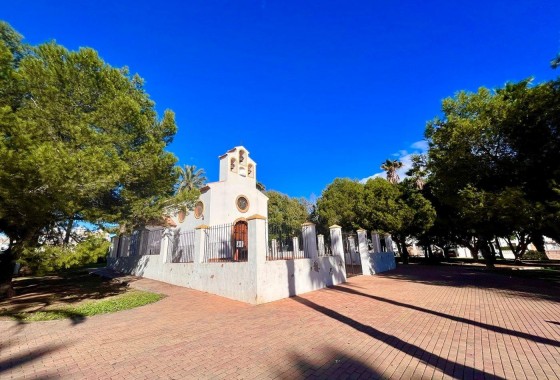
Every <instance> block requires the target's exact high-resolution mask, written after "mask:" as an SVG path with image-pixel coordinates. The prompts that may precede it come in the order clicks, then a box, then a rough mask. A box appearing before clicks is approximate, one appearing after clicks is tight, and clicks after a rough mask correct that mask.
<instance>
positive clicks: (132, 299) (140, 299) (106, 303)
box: [2, 290, 164, 322]
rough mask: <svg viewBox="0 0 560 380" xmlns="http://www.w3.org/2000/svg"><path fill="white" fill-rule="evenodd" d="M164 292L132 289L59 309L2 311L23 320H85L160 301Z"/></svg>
mask: <svg viewBox="0 0 560 380" xmlns="http://www.w3.org/2000/svg"><path fill="white" fill-rule="evenodd" d="M163 297H164V296H163V295H162V294H157V293H151V292H146V291H140V290H131V291H128V292H126V293H123V294H119V295H116V296H113V297H109V298H105V299H101V300H95V301H84V302H81V303H79V304H77V305H75V306H63V307H60V308H57V309H43V310H39V311H29V312H20V313H2V314H4V315H5V316H9V317H12V318H14V319H16V320H18V321H21V322H36V321H52V320H55V319H71V320H72V321H74V322H79V321H82V320H84V319H85V318H86V317H91V316H94V315H98V314H107V313H114V312H116V311H121V310H128V309H132V308H135V307H139V306H144V305H147V304H150V303H154V302H156V301H159V300H160V299H162V298H163Z"/></svg>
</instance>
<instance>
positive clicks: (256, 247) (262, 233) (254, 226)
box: [247, 215, 268, 266]
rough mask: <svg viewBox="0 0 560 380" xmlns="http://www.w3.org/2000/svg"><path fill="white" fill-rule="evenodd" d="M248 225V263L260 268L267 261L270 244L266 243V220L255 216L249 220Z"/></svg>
mask: <svg viewBox="0 0 560 380" xmlns="http://www.w3.org/2000/svg"><path fill="white" fill-rule="evenodd" d="M247 224H248V228H249V231H248V234H249V236H248V245H249V247H248V248H249V252H248V255H249V257H248V261H249V264H250V265H255V266H258V265H259V264H261V265H262V264H264V262H265V261H266V251H267V249H268V244H267V241H266V236H267V231H266V228H267V227H266V218H265V217H264V216H261V215H253V216H250V217H249V218H247Z"/></svg>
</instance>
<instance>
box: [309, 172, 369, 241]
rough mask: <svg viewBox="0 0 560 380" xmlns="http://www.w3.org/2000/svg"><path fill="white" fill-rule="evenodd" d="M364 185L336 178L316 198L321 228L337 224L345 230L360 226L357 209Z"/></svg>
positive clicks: (360, 201)
mask: <svg viewBox="0 0 560 380" xmlns="http://www.w3.org/2000/svg"><path fill="white" fill-rule="evenodd" d="M363 191H364V185H363V184H361V183H360V182H358V181H354V180H351V179H348V178H336V179H335V180H334V181H333V182H332V183H331V184H329V185H328V186H327V188H326V189H325V190H323V193H322V194H321V197H320V198H319V199H318V200H317V210H316V214H317V219H318V222H319V223H320V224H321V225H322V226H323V229H326V228H328V227H329V226H332V225H333V224H336V225H339V226H341V227H342V229H343V230H345V231H351V230H355V229H357V228H360V227H361V226H360V220H359V216H358V210H359V207H360V204H361V203H362V199H363Z"/></svg>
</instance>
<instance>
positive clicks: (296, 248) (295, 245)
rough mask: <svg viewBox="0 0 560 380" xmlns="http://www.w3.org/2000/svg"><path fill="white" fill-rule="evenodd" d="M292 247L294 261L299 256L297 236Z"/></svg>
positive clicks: (293, 239)
mask: <svg viewBox="0 0 560 380" xmlns="http://www.w3.org/2000/svg"><path fill="white" fill-rule="evenodd" d="M292 245H293V246H294V247H293V248H294V249H293V250H292V259H295V258H296V257H298V256H299V238H298V237H297V236H294V237H293V238H292Z"/></svg>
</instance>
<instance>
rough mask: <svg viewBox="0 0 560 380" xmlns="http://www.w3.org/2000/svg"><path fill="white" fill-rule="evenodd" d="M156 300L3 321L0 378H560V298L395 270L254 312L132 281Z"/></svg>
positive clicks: (487, 279)
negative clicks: (46, 318) (158, 297)
mask: <svg viewBox="0 0 560 380" xmlns="http://www.w3.org/2000/svg"><path fill="white" fill-rule="evenodd" d="M134 286H137V287H141V288H144V289H152V290H155V291H158V292H162V293H165V294H167V295H168V297H167V298H165V299H163V300H162V301H160V302H158V303H155V304H152V305H148V306H145V307H141V308H138V309H134V310H128V311H124V312H119V313H115V314H109V315H102V316H96V317H91V318H87V319H85V320H83V321H75V322H72V321H69V320H64V321H53V322H39V323H32V324H24V325H23V324H21V325H20V324H17V323H16V322H12V321H7V320H2V321H0V332H1V335H0V336H1V337H2V338H1V340H0V378H1V379H11V378H16V379H20V378H40V379H50V378H71V379H74V378H91V379H97V378H132V379H156V378H163V379H185V378H203V379H215V378H218V379H220V378H222V379H237V378H246V379H253V378H255V379H267V378H280V379H293V378H304V377H309V378H391V379H422V378H426V379H431V378H434V379H440V378H459V379H462V378H465V379H472V378H475V379H482V378H506V379H525V378H529V379H558V378H560V303H559V301H560V291H559V290H558V289H556V288H554V285H552V283H544V282H539V281H537V280H523V279H519V278H509V277H508V276H505V275H496V274H488V273H484V272H483V271H475V270H471V269H466V268H461V267H427V266H418V265H410V266H408V267H403V266H400V267H399V268H398V269H397V270H395V271H392V272H387V273H385V274H383V275H380V276H373V277H365V276H361V277H354V278H351V279H350V281H349V282H348V283H346V284H344V285H343V286H338V287H336V288H332V289H324V290H320V291H316V292H312V293H308V294H306V295H304V296H301V297H296V298H291V299H286V300H282V301H278V302H273V303H270V304H264V305H260V306H249V305H246V304H243V303H240V302H236V301H230V300H228V299H225V298H221V297H217V296H213V295H209V294H206V293H201V292H198V291H194V290H190V289H185V288H180V287H175V286H171V285H167V284H164V283H159V282H155V281H150V280H146V279H141V280H139V281H136V282H135V283H134Z"/></svg>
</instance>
